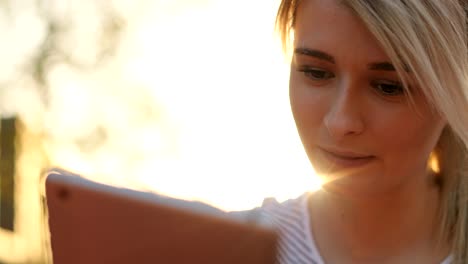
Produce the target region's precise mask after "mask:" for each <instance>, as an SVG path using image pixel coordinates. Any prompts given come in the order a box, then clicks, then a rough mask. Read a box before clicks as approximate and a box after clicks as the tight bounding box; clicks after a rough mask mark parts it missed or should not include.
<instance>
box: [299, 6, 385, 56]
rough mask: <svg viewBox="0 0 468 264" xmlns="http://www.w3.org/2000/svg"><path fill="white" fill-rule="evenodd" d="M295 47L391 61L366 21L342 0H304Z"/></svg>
mask: <svg viewBox="0 0 468 264" xmlns="http://www.w3.org/2000/svg"><path fill="white" fill-rule="evenodd" d="M294 29H295V31H294V32H295V33H294V42H295V44H294V45H295V47H306V48H314V49H321V50H323V51H327V52H328V53H330V54H332V55H343V56H345V57H349V56H351V55H353V56H355V57H365V58H366V59H368V60H377V61H382V60H388V57H387V56H386V54H385V52H384V51H383V49H382V48H381V45H380V44H379V42H378V41H377V40H376V39H375V37H374V36H373V35H372V33H371V32H370V31H369V30H368V29H367V27H366V26H365V24H364V23H363V22H362V21H361V20H360V19H359V18H358V17H357V16H356V15H355V14H354V13H353V11H352V10H351V9H350V8H348V7H347V6H346V5H345V4H344V3H343V2H342V1H339V0H303V1H301V2H300V4H299V7H298V10H297V14H296V22H295V27H294Z"/></svg>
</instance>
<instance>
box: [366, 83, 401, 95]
mask: <svg viewBox="0 0 468 264" xmlns="http://www.w3.org/2000/svg"><path fill="white" fill-rule="evenodd" d="M371 85H372V87H374V89H376V90H377V92H378V93H380V94H382V95H385V96H398V95H403V94H404V93H405V89H404V88H403V84H401V83H400V82H393V81H375V82H372V83H371Z"/></svg>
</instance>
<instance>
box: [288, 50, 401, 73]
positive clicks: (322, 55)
mask: <svg viewBox="0 0 468 264" xmlns="http://www.w3.org/2000/svg"><path fill="white" fill-rule="evenodd" d="M294 53H295V54H300V55H305V56H310V57H314V58H317V59H320V60H324V61H328V62H331V63H333V64H334V63H335V58H333V56H332V55H330V54H328V53H326V52H323V51H320V50H315V49H309V48H296V49H295V50H294ZM367 67H368V68H369V69H370V70H374V71H396V69H395V66H393V64H391V63H390V62H376V63H369V64H368V65H367Z"/></svg>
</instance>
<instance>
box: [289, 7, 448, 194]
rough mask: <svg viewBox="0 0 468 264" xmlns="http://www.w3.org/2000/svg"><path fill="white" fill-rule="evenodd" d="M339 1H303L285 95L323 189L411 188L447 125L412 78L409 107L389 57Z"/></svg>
mask: <svg viewBox="0 0 468 264" xmlns="http://www.w3.org/2000/svg"><path fill="white" fill-rule="evenodd" d="M338 2H339V1H335V0H307V1H302V2H301V5H300V6H299V9H298V13H297V20H296V24H295V44H294V48H295V50H294V57H293V61H292V65H291V79H290V100H291V107H292V111H293V114H294V118H295V121H296V125H297V128H298V131H299V134H300V136H301V139H302V142H303V145H304V147H305V149H306V152H307V154H308V156H309V159H310V160H311V161H312V163H313V165H314V167H315V169H316V171H317V173H319V174H321V175H323V177H324V178H325V180H326V181H329V183H327V184H326V185H325V186H324V187H325V188H329V189H331V190H341V191H358V193H361V194H363V193H375V192H379V193H382V192H390V191H392V190H396V189H397V188H401V187H402V186H416V185H417V184H420V183H421V180H423V179H424V178H425V177H426V176H427V160H428V157H429V155H430V153H431V151H432V149H433V148H434V146H435V144H436V143H437V140H438V138H439V136H440V134H441V131H442V129H443V127H444V126H445V122H444V121H443V120H442V118H440V117H439V116H438V115H437V114H435V112H434V111H433V109H431V107H430V106H429V105H428V104H427V102H426V100H425V98H424V96H423V95H422V93H421V89H424V87H417V85H414V83H413V85H412V86H411V88H410V89H411V91H412V94H413V96H414V103H415V107H414V106H413V107H412V106H411V105H410V103H409V102H408V101H407V99H406V97H405V91H404V89H403V87H402V84H401V82H400V79H399V77H398V74H397V72H396V71H395V70H394V68H393V66H392V65H391V63H390V59H389V57H388V56H387V55H386V54H385V52H384V51H383V50H382V48H381V47H380V45H379V43H378V42H377V40H376V39H375V38H374V37H373V36H372V34H371V33H370V32H369V31H368V30H367V29H366V27H365V26H364V24H363V23H362V22H361V21H360V20H359V19H358V18H357V17H356V16H355V15H354V14H353V13H352V12H351V11H350V10H349V9H348V8H347V7H345V6H343V5H342V4H339V3H338ZM418 91H419V92H418Z"/></svg>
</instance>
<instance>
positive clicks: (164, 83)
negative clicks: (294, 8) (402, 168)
mask: <svg viewBox="0 0 468 264" xmlns="http://www.w3.org/2000/svg"><path fill="white" fill-rule="evenodd" d="M278 5H279V1H278V0H274V1H271V0H268V1H267V0H256V1H251V0H237V1H231V0H137V1H135V0H107V1H96V0H4V1H1V2H0V32H1V34H0V43H1V45H2V48H1V49H0V58H1V59H0V116H1V123H0V245H1V246H0V263H44V262H46V261H47V258H48V254H49V253H48V243H47V239H48V233H47V230H46V229H45V228H44V226H45V225H46V223H47V219H46V218H45V217H44V208H43V203H44V200H43V199H44V197H43V196H42V194H41V188H42V187H43V186H42V185H41V177H42V176H43V172H44V171H46V170H47V168H51V167H61V168H64V169H67V170H70V171H72V172H75V173H79V174H81V175H83V176H84V177H87V178H90V179H93V180H96V181H99V182H104V183H108V184H112V185H117V186H124V187H129V188H135V189H139V190H144V191H152V192H157V193H161V194H164V195H169V196H173V197H177V198H183V199H188V200H199V201H203V202H206V203H209V204H211V205H213V206H216V207H219V208H221V209H223V210H243V209H249V208H253V207H256V206H259V205H261V203H262V200H263V198H265V197H276V198H277V199H278V200H285V199H288V198H293V197H296V196H298V195H300V194H301V193H303V192H305V191H308V190H312V189H316V188H318V186H319V181H318V180H317V178H316V177H314V174H313V170H312V168H311V167H310V165H309V163H308V161H307V159H306V156H305V154H304V152H303V149H302V146H301V144H300V140H299V138H298V136H297V133H296V129H295V125H294V122H293V119H292V115H291V112H290V109H289V99H288V88H287V87H288V77H289V76H288V74H289V72H288V71H289V69H288V63H287V59H286V57H285V56H284V55H283V53H282V48H281V44H280V40H279V37H278V36H277V35H276V34H275V32H274V19H275V15H276V10H277V8H278Z"/></svg>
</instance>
